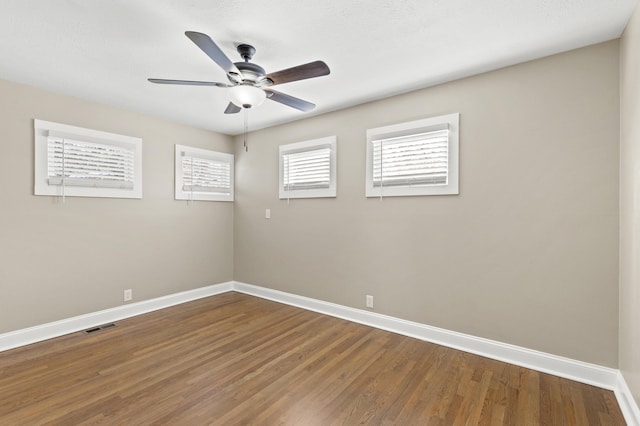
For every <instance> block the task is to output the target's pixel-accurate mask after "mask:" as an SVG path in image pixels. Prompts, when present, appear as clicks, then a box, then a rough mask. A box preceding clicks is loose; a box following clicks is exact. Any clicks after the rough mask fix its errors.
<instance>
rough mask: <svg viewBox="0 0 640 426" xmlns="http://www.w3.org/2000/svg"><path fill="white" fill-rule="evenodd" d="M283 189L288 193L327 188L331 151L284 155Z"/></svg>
mask: <svg viewBox="0 0 640 426" xmlns="http://www.w3.org/2000/svg"><path fill="white" fill-rule="evenodd" d="M282 157H283V161H284V187H285V189H286V190H288V191H295V190H301V189H317V188H329V185H330V184H331V149H330V148H320V149H314V150H310V151H306V152H298V153H293V154H284V155H283V156H282Z"/></svg>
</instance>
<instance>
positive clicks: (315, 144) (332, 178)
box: [278, 136, 337, 200]
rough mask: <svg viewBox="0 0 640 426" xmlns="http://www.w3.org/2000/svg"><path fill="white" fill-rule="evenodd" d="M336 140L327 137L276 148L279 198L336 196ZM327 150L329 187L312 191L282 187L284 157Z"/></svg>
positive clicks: (333, 137)
mask: <svg viewBox="0 0 640 426" xmlns="http://www.w3.org/2000/svg"><path fill="white" fill-rule="evenodd" d="M336 147H337V138H336V136H327V137H323V138H319V139H312V140H308V141H303V142H295V143H290V144H285V145H280V146H279V147H278V159H279V172H278V187H279V191H278V193H279V198H280V199H281V200H288V199H291V198H335V197H336V196H337V166H336V162H337V152H336ZM325 148H329V151H330V153H329V187H328V188H312V189H288V188H285V186H284V156H285V155H288V154H296V153H301V152H311V151H315V150H320V149H325Z"/></svg>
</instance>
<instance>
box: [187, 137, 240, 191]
mask: <svg viewBox="0 0 640 426" xmlns="http://www.w3.org/2000/svg"><path fill="white" fill-rule="evenodd" d="M175 159H176V162H175V169H176V187H175V198H176V200H191V201H193V200H196V201H233V155H232V154H226V153H223V152H216V151H210V150H208V149H200V148H192V147H189V146H184V145H176V158H175Z"/></svg>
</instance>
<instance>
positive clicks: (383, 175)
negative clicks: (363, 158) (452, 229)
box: [366, 113, 459, 197]
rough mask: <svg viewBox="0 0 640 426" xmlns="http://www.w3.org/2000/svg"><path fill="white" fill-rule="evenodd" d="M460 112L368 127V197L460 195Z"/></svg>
mask: <svg viewBox="0 0 640 426" xmlns="http://www.w3.org/2000/svg"><path fill="white" fill-rule="evenodd" d="M458 122H459V114H458V113H455V114H448V115H443V116H438V117H432V118H427V119H423V120H416V121H411V122H407V123H400V124H395V125H391V126H385V127H378V128H375V129H369V130H367V164H366V173H367V174H366V196H367V197H383V196H384V197H387V196H414V195H445V194H458Z"/></svg>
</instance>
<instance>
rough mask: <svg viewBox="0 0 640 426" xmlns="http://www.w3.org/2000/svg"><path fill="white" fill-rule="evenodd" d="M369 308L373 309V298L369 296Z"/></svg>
mask: <svg viewBox="0 0 640 426" xmlns="http://www.w3.org/2000/svg"><path fill="white" fill-rule="evenodd" d="M367 308H373V296H372V295H370V294H367Z"/></svg>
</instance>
